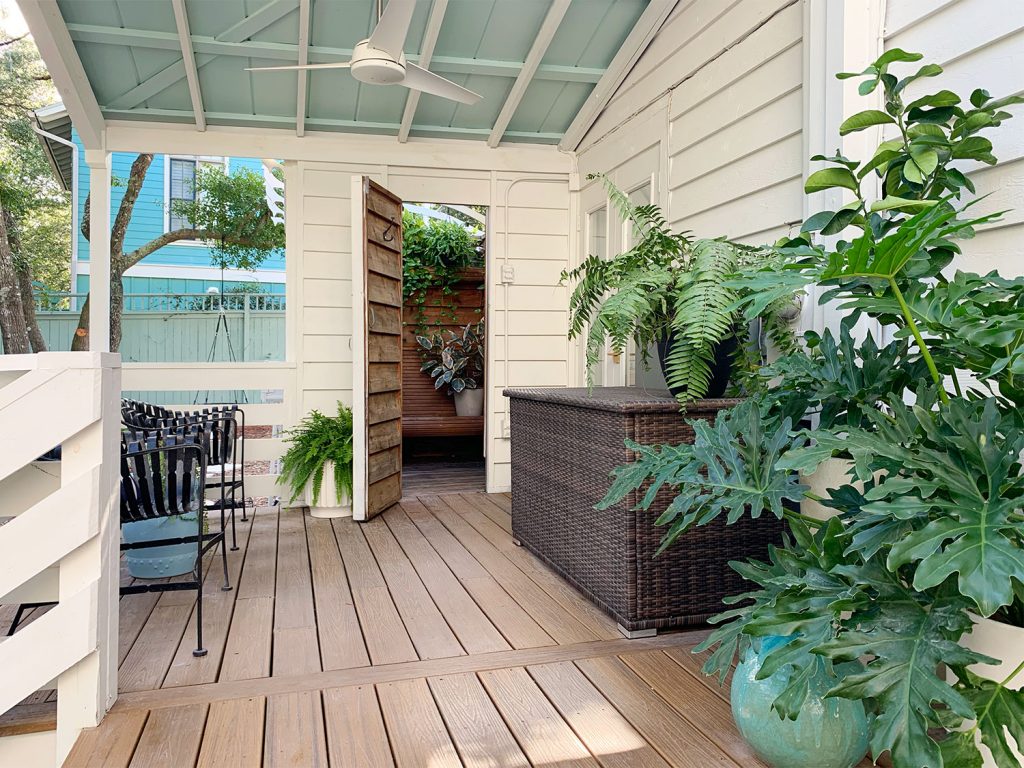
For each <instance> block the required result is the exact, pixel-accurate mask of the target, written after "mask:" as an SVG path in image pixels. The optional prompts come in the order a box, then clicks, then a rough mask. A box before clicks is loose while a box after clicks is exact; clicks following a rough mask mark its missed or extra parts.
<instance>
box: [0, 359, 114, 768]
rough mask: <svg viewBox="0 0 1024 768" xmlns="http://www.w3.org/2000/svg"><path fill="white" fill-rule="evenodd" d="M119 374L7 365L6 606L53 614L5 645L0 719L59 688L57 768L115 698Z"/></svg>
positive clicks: (1, 398)
mask: <svg viewBox="0 0 1024 768" xmlns="http://www.w3.org/2000/svg"><path fill="white" fill-rule="evenodd" d="M120 374H121V371H120V358H119V356H118V355H111V354H100V353H93V352H46V353H42V354H38V355H5V356H0V435H2V438H0V439H2V441H3V449H2V450H0V516H3V517H5V518H10V519H9V521H8V522H7V523H6V524H5V525H3V526H0V563H2V564H3V565H2V567H0V602H3V603H21V602H29V601H33V602H36V601H38V602H42V601H44V600H45V601H55V602H56V605H55V606H54V607H53V608H52V609H51V610H49V611H48V612H47V613H45V614H43V615H42V616H41V617H40V618H38V619H36V620H34V621H32V622H31V623H29V624H27V625H25V626H23V627H21V628H19V629H18V631H17V632H15V633H14V634H13V635H12V636H10V637H8V638H5V639H4V640H3V642H0V680H2V683H0V713H3V712H6V711H8V710H10V709H11V708H12V707H14V706H15V705H17V704H18V703H19V702H20V701H22V700H23V699H24V698H25V697H27V696H28V695H29V694H31V693H33V692H35V691H37V690H39V689H41V688H46V687H49V685H50V683H51V682H52V681H53V680H56V687H57V734H56V755H55V757H56V765H60V764H61V763H62V762H63V760H64V758H65V757H66V756H67V753H68V752H69V751H70V749H71V746H72V745H73V744H74V741H75V739H76V738H77V736H78V733H79V732H80V731H81V729H82V728H85V727H90V726H94V725H96V724H97V723H99V721H100V719H101V718H102V717H103V715H104V713H105V712H106V711H107V710H108V709H109V708H110V706H111V704H113V702H114V699H115V698H116V697H117V620H118V617H117V608H118V551H119V536H120V527H119V512H118V509H119V506H118V472H119V465H118V431H119V426H120V410H119V405H120V400H119V398H120V391H121V375H120ZM57 446H60V447H61V460H60V464H59V471H53V465H50V466H49V468H50V470H51V471H50V472H47V471H44V469H43V468H42V467H41V466H40V465H39V464H38V463H37V462H36V459H37V458H38V457H40V456H42V455H43V454H46V453H48V452H50V451H52V449H54V448H55V447H57ZM28 595H31V597H27V596H28Z"/></svg>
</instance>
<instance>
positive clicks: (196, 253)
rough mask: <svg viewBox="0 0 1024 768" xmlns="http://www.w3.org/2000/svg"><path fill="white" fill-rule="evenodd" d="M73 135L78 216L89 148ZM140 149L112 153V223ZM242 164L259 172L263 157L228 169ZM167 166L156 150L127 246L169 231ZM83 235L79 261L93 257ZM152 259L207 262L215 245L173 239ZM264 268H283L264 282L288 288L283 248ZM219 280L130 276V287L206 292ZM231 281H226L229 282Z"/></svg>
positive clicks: (81, 282) (81, 283)
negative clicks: (77, 160) (273, 279)
mask: <svg viewBox="0 0 1024 768" xmlns="http://www.w3.org/2000/svg"><path fill="white" fill-rule="evenodd" d="M72 138H73V139H74V141H75V143H76V144H78V146H79V152H78V157H79V167H78V190H77V195H76V197H77V200H76V203H77V205H78V211H79V216H80V217H81V215H82V214H83V212H84V209H85V201H86V199H87V198H88V196H89V168H88V166H87V165H86V164H85V152H84V150H83V149H82V143H81V140H80V139H79V137H78V133H77V132H72ZM136 157H137V155H135V154H133V153H127V152H115V153H114V155H113V158H112V173H113V177H114V180H115V182H114V183H115V186H114V187H113V188H112V189H111V194H110V209H111V210H110V216H111V223H113V220H114V217H115V216H116V215H117V209H118V206H120V204H121V199H122V198H123V197H124V191H125V187H124V184H125V182H127V180H128V176H129V175H130V173H131V167H132V163H133V162H135V158H136ZM238 168H249V169H251V170H253V171H255V172H256V173H260V174H262V172H263V169H262V163H261V162H260V161H259V160H258V159H255V158H236V157H232V158H229V159H228V170H229V171H235V170H237V169H238ZM165 170H166V156H165V155H163V154H156V155H154V157H153V162H152V164H151V165H150V166H149V171H148V172H147V173H146V179H145V181H144V182H143V184H142V190H141V191H140V193H139V199H138V201H137V202H136V204H135V209H134V210H133V212H132V219H131V222H130V223H129V225H128V232H127V235H126V237H125V246H124V247H125V251H132V250H134V249H136V248H138V247H140V246H142V245H144V244H145V243H148V242H149V241H151V240H152V239H153V238H155V237H158V236H159V235H161V234H162V233H163V232H164V231H165V215H164V214H165V211H166V201H165V199H164V175H165ZM79 220H81V218H79ZM76 236H77V237H78V259H79V261H88V260H89V242H88V241H87V240H86V239H85V236H84V235H82V233H81V232H78V233H76ZM142 263H144V264H149V265H157V264H158V265H168V266H182V267H208V266H211V264H212V263H213V262H212V259H211V254H210V249H209V248H207V247H205V246H203V245H181V244H171V245H167V246H164V247H163V248H161V249H160V250H158V251H156V252H155V253H153V254H151V255H149V256H147V257H146V258H145V259H144V260H143V262H142ZM260 269H261V270H275V271H280V272H281V275H280V278H279V282H273V283H272V282H267V281H266V280H265V279H264V281H263V283H262V285H263V287H264V288H265V289H266V290H267V291H268V292H269V293H284V251H283V250H280V251H278V252H276V253H273V254H271V255H270V257H269V258H268V259H267V260H266V261H264V262H263V264H262V265H261V267H260ZM219 285H220V281H219V280H192V279H189V280H185V279H180V280H179V279H174V278H158V277H133V276H131V275H129V276H127V277H125V291H126V292H129V293H163V292H170V293H204V292H205V291H206V289H207V288H209V287H211V286H218V287H219ZM231 285H232V284H231V283H228V284H226V287H230V286H231ZM88 287H89V276H88V275H79V276H78V280H77V285H76V286H75V289H76V290H77V291H85V290H88Z"/></svg>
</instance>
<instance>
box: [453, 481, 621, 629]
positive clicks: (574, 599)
mask: <svg viewBox="0 0 1024 768" xmlns="http://www.w3.org/2000/svg"><path fill="white" fill-rule="evenodd" d="M456 498H458V499H459V500H460V501H462V503H463V504H464V505H465V506H464V508H463V510H462V517H463V518H464V519H465V520H466V522H468V523H469V524H470V525H471V526H473V527H474V528H475V529H476V530H477V531H478V532H479V533H480V535H481V536H483V537H484V538H485V539H487V540H488V541H489V542H490V543H491V544H492V545H493V546H494V547H495V548H496V549H497V550H498V551H499V552H501V553H502V554H503V555H505V557H507V558H508V559H509V560H510V561H511V562H512V563H514V564H515V565H516V566H517V567H518V568H519V569H520V570H522V571H523V573H525V574H526V575H527V576H529V577H530V578H531V579H532V580H533V581H534V582H536V584H537V586H539V587H540V588H541V589H543V590H544V591H545V592H547V594H549V595H550V596H551V597H552V598H554V599H555V601H557V602H558V604H559V605H561V606H562V608H564V609H565V610H566V611H567V612H568V613H569V614H570V615H571V616H572V617H573V618H574V619H576V620H577V621H578V622H579V623H580V624H582V625H583V626H584V627H586V628H587V629H588V630H589V631H591V632H593V633H594V635H595V636H597V637H599V638H602V639H605V640H607V639H608V638H612V637H618V636H619V632H618V630H617V629H616V627H615V622H614V621H613V620H612V618H611V617H610V616H608V614H606V613H604V612H603V611H601V609H600V608H598V607H597V606H595V605H594V604H593V603H591V602H590V601H588V600H587V599H586V598H585V597H584V596H583V595H582V594H580V593H579V592H578V591H577V590H576V589H574V588H573V587H571V586H570V585H569V584H568V583H566V581H565V580H564V579H562V578H561V577H559V576H558V574H556V573H555V572H554V571H552V570H551V569H550V568H549V567H548V566H546V565H545V564H544V563H542V562H541V561H540V560H539V559H538V558H537V557H536V556H535V555H533V554H531V553H530V552H529V551H528V550H526V549H524V548H523V547H519V546H516V545H515V544H513V543H512V540H511V538H510V537H509V534H508V532H507V531H506V530H504V529H503V528H502V527H501V526H499V525H497V524H496V523H495V522H494V520H493V519H491V517H490V516H488V515H486V514H484V513H483V511H482V509H481V508H482V506H483V505H482V504H477V503H474V502H473V501H472V500H471V499H470V500H467V499H465V498H464V497H456ZM445 501H446V502H447V503H448V504H449V505H452V498H451V497H449V498H446V499H445ZM493 509H494V510H495V511H497V512H499V513H500V514H504V513H503V512H501V511H500V510H499V509H498V508H497V507H494V508H493ZM506 517H507V515H506Z"/></svg>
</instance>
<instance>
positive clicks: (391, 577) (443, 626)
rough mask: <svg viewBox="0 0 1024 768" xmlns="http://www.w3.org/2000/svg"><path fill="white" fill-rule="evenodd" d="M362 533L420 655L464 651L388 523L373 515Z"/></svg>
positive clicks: (428, 656)
mask: <svg viewBox="0 0 1024 768" xmlns="http://www.w3.org/2000/svg"><path fill="white" fill-rule="evenodd" d="M363 533H364V534H365V536H366V542H367V543H368V544H369V545H370V549H371V551H372V552H373V554H374V557H375V558H376V560H377V564H378V566H379V567H380V569H381V574H382V575H383V576H384V581H385V582H386V583H387V585H388V589H389V590H390V591H391V596H392V599H393V600H394V601H395V607H396V608H397V609H398V613H399V615H400V616H401V617H402V621H403V622H404V623H405V628H406V630H407V631H408V632H409V637H410V638H411V639H412V643H413V645H414V646H415V647H416V653H417V654H418V655H419V657H420V658H421V659H444V658H448V657H450V656H462V655H463V654H465V650H463V648H462V646H461V645H460V644H459V641H458V639H456V637H455V634H454V633H453V632H452V630H451V627H449V626H448V622H446V621H445V619H444V616H442V615H441V611H440V610H438V608H437V606H436V605H435V604H434V601H433V599H431V597H430V593H429V592H428V591H427V588H426V587H425V586H424V585H423V582H422V581H421V580H420V578H419V576H418V575H417V574H416V569H415V568H413V566H412V563H411V562H409V560H408V559H407V558H406V557H405V554H404V553H403V552H402V548H401V547H400V546H399V545H398V542H397V541H396V540H395V537H394V534H392V533H391V529H390V528H388V526H387V523H385V522H384V520H383V519H381V518H379V517H378V518H375V519H373V520H371V521H370V522H368V523H366V525H364V526H363Z"/></svg>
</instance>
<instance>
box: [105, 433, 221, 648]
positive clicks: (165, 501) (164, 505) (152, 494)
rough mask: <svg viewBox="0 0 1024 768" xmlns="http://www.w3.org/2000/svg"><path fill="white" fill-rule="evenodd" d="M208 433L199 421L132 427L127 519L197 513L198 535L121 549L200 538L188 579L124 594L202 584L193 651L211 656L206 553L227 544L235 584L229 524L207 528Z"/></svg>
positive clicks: (124, 492) (125, 480) (125, 453)
mask: <svg viewBox="0 0 1024 768" xmlns="http://www.w3.org/2000/svg"><path fill="white" fill-rule="evenodd" d="M207 436H208V433H207V432H205V431H204V430H202V429H199V428H196V427H194V426H193V427H182V428H180V429H155V430H146V431H145V432H140V431H138V430H136V429H134V428H131V427H129V428H128V429H126V430H125V432H124V433H123V436H122V445H121V523H122V524H124V523H133V522H139V521H141V520H153V519H157V518H161V517H170V516H172V515H182V516H185V517H186V518H188V517H191V516H194V517H195V520H196V533H195V535H190V536H183V537H177V538H168V539H158V540H155V541H145V542H122V544H121V551H127V550H131V549H142V548H146V547H160V546H170V545H174V544H195V545H196V558H195V564H194V566H193V569H192V578H191V579H190V580H188V581H172V582H161V583H156V584H131V585H128V586H124V587H121V590H120V591H121V594H122V595H132V594H139V593H142V592H169V591H178V590H186V589H194V590H196V648H195V650H193V651H192V655H193V656H205V655H206V653H207V651H206V649H205V648H204V647H203V556H204V555H205V554H206V553H207V552H209V551H210V550H211V549H213V548H214V547H216V546H217V545H218V544H221V545H222V546H221V551H222V556H221V561H222V563H223V568H224V585H223V586H222V587H221V589H224V590H230V589H231V583H230V579H229V576H228V563H227V553H226V552H224V549H225V547H224V546H223V544H224V530H223V528H222V529H221V530H220V531H216V532H208V531H206V530H205V529H206V527H207V526H206V506H205V486H206V467H207V461H208V451H209V447H208V440H207Z"/></svg>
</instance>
